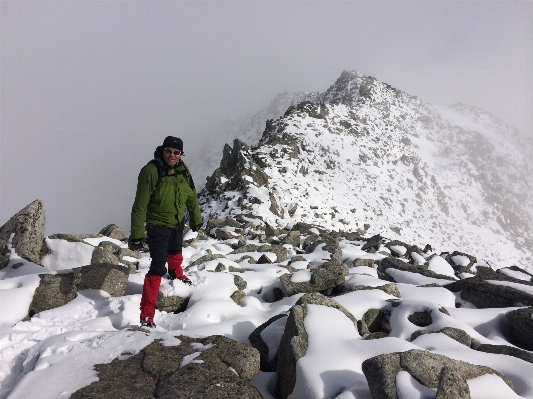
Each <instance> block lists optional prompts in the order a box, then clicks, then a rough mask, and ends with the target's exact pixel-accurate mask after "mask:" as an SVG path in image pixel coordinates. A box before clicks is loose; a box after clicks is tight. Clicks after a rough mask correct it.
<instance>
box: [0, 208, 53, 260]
mask: <svg viewBox="0 0 533 399" xmlns="http://www.w3.org/2000/svg"><path fill="white" fill-rule="evenodd" d="M45 222H46V218H45V215H44V205H43V202H42V201H41V200H35V201H33V202H32V203H31V204H29V205H28V206H26V207H25V208H24V209H22V210H20V211H19V212H17V213H16V214H15V215H13V216H12V217H11V219H9V220H8V221H7V222H6V223H5V224H4V225H3V226H2V227H0V269H3V268H4V267H6V266H7V264H8V262H9V257H10V252H9V249H8V247H7V244H8V242H9V239H10V238H11V236H12V235H13V234H14V235H13V239H12V241H11V246H12V247H13V248H14V249H15V252H16V253H17V255H18V256H20V257H21V258H23V259H26V260H27V261H30V262H33V263H36V264H40V262H41V249H42V247H43V240H44V226H45Z"/></svg>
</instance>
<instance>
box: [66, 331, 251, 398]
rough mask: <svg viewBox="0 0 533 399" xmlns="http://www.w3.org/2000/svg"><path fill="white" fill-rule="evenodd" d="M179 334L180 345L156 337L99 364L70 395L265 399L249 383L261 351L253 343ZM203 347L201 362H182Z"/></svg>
mask: <svg viewBox="0 0 533 399" xmlns="http://www.w3.org/2000/svg"><path fill="white" fill-rule="evenodd" d="M177 338H178V339H180V340H181V341H182V342H181V344H180V345H178V346H163V345H162V344H161V343H160V342H159V341H154V342H153V343H151V344H150V345H148V346H146V347H145V348H144V349H142V350H141V352H140V353H138V354H136V355H134V356H130V357H129V358H127V359H126V360H118V359H115V360H113V361H112V362H111V363H109V364H100V365H96V366H95V369H96V371H97V372H98V381H96V382H93V383H92V384H90V385H89V386H87V387H85V388H82V389H80V390H78V391H77V392H75V393H74V394H73V395H72V396H71V398H74V399H93V398H119V399H122V398H124V399H125V398H128V399H141V398H142V399H145V398H178V399H200V398H201V399H207V398H220V399H226V398H227V399H230V398H240V399H248V398H249V399H261V395H260V394H259V393H258V392H257V389H256V388H255V387H254V386H252V385H251V384H250V380H251V378H252V377H253V376H254V375H255V374H256V373H257V371H258V370H259V353H258V352H257V351H256V350H255V349H254V348H252V347H250V346H248V345H246V344H243V343H240V342H236V341H233V340H231V339H229V338H226V337H223V336H210V337H207V338H203V339H192V338H188V337H182V336H179V337H177ZM193 344H194V345H195V346H194V347H193V346H192V345H193ZM199 346H200V347H202V349H197V348H198V347H199ZM199 351H200V352H201V353H200V355H199V356H198V357H196V359H195V360H199V361H202V362H201V363H199V362H193V363H188V364H186V365H184V366H183V367H182V361H183V360H184V357H185V356H187V355H191V354H193V353H198V352H199Z"/></svg>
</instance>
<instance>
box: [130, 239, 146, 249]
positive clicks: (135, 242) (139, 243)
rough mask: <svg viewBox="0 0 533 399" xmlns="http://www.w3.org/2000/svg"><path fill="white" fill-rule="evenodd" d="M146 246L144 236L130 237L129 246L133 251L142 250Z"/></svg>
mask: <svg viewBox="0 0 533 399" xmlns="http://www.w3.org/2000/svg"><path fill="white" fill-rule="evenodd" d="M143 247H144V238H131V237H130V238H128V248H129V249H131V250H132V251H140V250H141V249H143Z"/></svg>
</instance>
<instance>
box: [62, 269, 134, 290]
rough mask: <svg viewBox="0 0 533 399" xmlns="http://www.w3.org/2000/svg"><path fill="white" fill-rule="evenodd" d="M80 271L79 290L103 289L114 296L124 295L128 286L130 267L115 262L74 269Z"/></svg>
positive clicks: (73, 270) (75, 271)
mask: <svg viewBox="0 0 533 399" xmlns="http://www.w3.org/2000/svg"><path fill="white" fill-rule="evenodd" d="M72 272H73V273H78V272H79V273H80V284H79V286H78V287H77V289H78V290H87V289H94V290H103V291H106V292H108V293H109V295H111V296H113V297H118V296H122V295H124V291H126V287H127V286H128V275H129V269H128V268H127V267H124V266H120V265H116V264H113V263H99V264H96V265H88V266H82V267H77V268H74V269H72Z"/></svg>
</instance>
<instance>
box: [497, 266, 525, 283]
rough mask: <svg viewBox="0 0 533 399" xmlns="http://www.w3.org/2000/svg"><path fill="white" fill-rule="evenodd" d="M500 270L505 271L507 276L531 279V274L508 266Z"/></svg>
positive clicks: (499, 270)
mask: <svg viewBox="0 0 533 399" xmlns="http://www.w3.org/2000/svg"><path fill="white" fill-rule="evenodd" d="M498 272H500V273H503V274H505V275H506V276H509V277H512V278H516V279H518V280H524V281H531V276H530V275H529V274H526V273H522V272H520V271H518V270H512V269H508V268H506V267H502V268H501V269H498Z"/></svg>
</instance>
